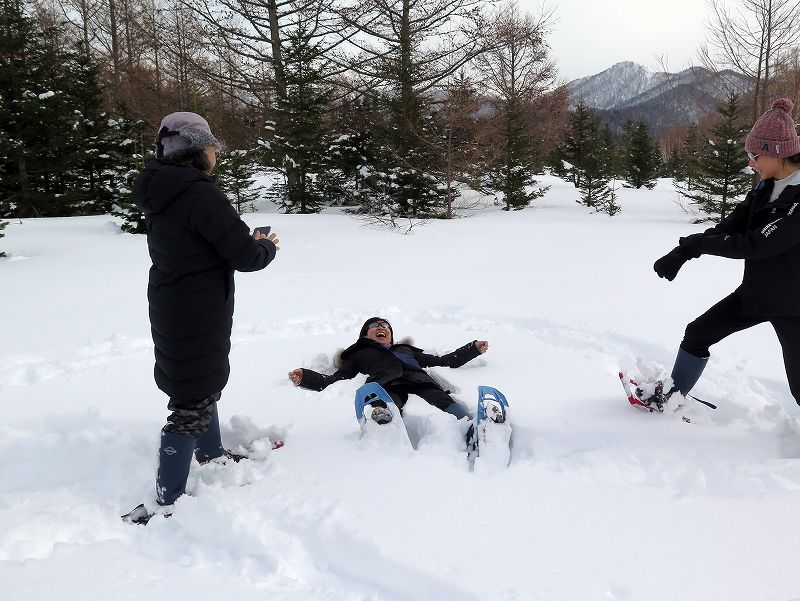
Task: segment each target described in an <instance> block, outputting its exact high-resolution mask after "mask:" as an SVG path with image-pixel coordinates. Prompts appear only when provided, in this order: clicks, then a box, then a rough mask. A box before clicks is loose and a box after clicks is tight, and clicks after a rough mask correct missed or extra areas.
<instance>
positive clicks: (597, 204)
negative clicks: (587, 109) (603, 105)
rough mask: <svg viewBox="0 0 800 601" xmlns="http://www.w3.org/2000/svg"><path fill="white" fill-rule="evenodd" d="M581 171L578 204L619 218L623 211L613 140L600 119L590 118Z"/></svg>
mask: <svg viewBox="0 0 800 601" xmlns="http://www.w3.org/2000/svg"><path fill="white" fill-rule="evenodd" d="M582 139H583V144H582V154H581V170H580V173H579V174H578V179H579V181H580V184H579V186H578V189H579V190H580V200H578V202H579V203H580V204H582V205H584V206H586V207H589V208H592V209H594V210H596V211H598V212H603V213H608V214H609V215H616V214H617V213H618V212H619V211H620V207H619V205H618V204H617V194H616V189H615V187H614V184H612V183H611V180H612V178H613V166H614V163H613V147H612V145H611V137H610V136H609V135H608V131H607V130H606V129H605V128H601V127H600V125H599V124H598V122H597V120H596V119H594V118H590V119H589V120H588V121H586V123H585V127H584V129H583V132H582Z"/></svg>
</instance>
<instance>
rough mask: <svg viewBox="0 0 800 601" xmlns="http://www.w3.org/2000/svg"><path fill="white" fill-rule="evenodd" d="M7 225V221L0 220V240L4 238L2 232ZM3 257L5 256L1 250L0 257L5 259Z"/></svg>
mask: <svg viewBox="0 0 800 601" xmlns="http://www.w3.org/2000/svg"><path fill="white" fill-rule="evenodd" d="M7 225H8V221H3V220H0V238H4V237H5V233H4V232H3V230H4V229H6V226H7ZM5 256H6V253H4V252H3V251H2V250H0V257H5Z"/></svg>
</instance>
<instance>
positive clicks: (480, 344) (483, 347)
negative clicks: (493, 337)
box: [475, 340, 489, 355]
mask: <svg viewBox="0 0 800 601" xmlns="http://www.w3.org/2000/svg"><path fill="white" fill-rule="evenodd" d="M475 348H476V349H478V352H479V353H480V354H481V355H482V354H483V353H485V352H486V351H488V350H489V343H488V342H487V341H486V340H476V341H475Z"/></svg>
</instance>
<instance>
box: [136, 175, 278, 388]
mask: <svg viewBox="0 0 800 601" xmlns="http://www.w3.org/2000/svg"><path fill="white" fill-rule="evenodd" d="M133 197H134V200H135V201H136V205H137V206H138V207H139V208H140V209H141V210H142V211H143V212H144V214H145V218H146V221H147V246H148V248H149V250H150V258H151V259H152V260H153V266H152V267H151V268H150V279H149V285H148V287H147V298H148V301H149V303H150V325H151V329H152V333H153V342H154V343H155V356H156V365H155V379H156V384H157V385H158V387H159V388H160V389H161V390H163V391H164V392H165V393H167V394H168V395H169V396H170V397H171V398H173V399H176V400H178V401H185V400H190V399H197V398H202V397H206V396H208V395H211V394H214V393H216V392H219V391H221V390H222V389H223V388H224V387H225V384H226V383H227V382H228V375H229V373H230V365H229V363H228V353H229V351H230V348H231V326H232V323H233V293H234V284H233V272H234V270H238V271H257V270H259V269H263V268H264V267H266V266H267V265H268V264H269V262H270V261H272V259H274V258H275V252H276V249H275V245H274V244H273V243H272V242H269V241H266V240H259V241H258V242H256V241H255V240H254V239H253V237H252V236H251V235H250V230H249V228H248V227H247V225H246V224H245V223H244V222H243V221H242V220H241V219H240V218H239V215H238V214H237V213H236V210H235V209H234V208H233V207H232V206H231V203H230V202H228V200H227V199H226V198H225V196H224V195H223V194H222V192H221V191H220V190H219V189H218V188H217V187H216V185H215V184H214V180H213V178H211V177H209V176H207V175H205V174H204V173H202V172H201V171H200V170H199V169H196V168H195V167H191V166H181V165H176V164H174V163H172V162H170V161H168V160H164V159H157V160H155V161H152V162H151V163H150V164H149V165H148V166H147V167H146V168H145V169H144V170H143V171H142V172H141V173H140V174H139V176H138V177H137V178H136V182H135V184H134V188H133Z"/></svg>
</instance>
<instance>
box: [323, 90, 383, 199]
mask: <svg viewBox="0 0 800 601" xmlns="http://www.w3.org/2000/svg"><path fill="white" fill-rule="evenodd" d="M333 115H334V117H333V127H332V129H331V132H330V134H329V136H328V139H327V149H326V151H325V161H326V165H327V168H326V169H325V170H324V171H323V172H322V173H320V174H319V177H318V178H317V184H318V186H319V187H320V189H321V190H322V192H323V193H324V195H325V197H326V198H328V199H329V200H330V202H331V204H334V205H337V206H344V207H354V208H355V210H356V211H359V212H367V211H366V207H362V208H361V209H359V208H358V207H360V205H361V198H362V193H364V192H368V189H365V180H366V179H367V177H368V176H369V175H370V174H371V173H372V172H373V171H374V170H375V168H376V165H377V160H376V159H377V157H378V155H379V154H380V152H381V147H382V145H383V142H382V140H381V137H380V132H381V131H382V128H383V119H384V117H385V115H384V114H383V113H382V112H381V111H380V107H379V106H378V104H377V103H376V102H375V101H374V99H373V98H372V97H370V96H360V97H355V98H350V97H345V98H342V99H340V100H339V101H338V102H337V103H336V105H335V107H334V113H333Z"/></svg>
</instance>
